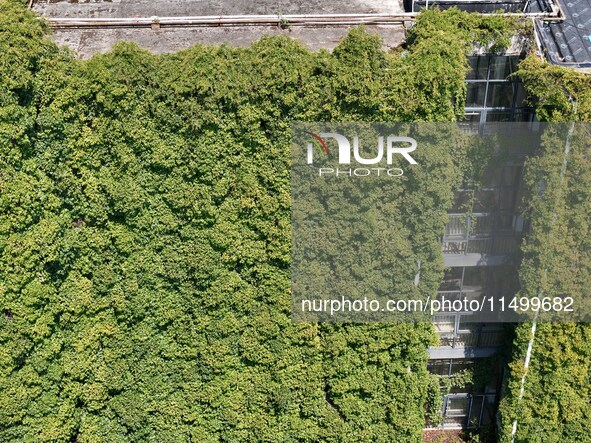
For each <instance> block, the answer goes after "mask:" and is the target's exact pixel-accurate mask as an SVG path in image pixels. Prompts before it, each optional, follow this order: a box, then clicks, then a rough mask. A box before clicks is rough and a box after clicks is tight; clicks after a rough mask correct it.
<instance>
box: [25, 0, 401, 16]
mask: <svg viewBox="0 0 591 443" xmlns="http://www.w3.org/2000/svg"><path fill="white" fill-rule="evenodd" d="M33 10H35V11H36V12H38V13H39V14H41V15H44V16H46V17H52V18H54V17H69V18H114V17H120V18H126V17H152V16H159V17H176V16H209V15H267V14H268V15H271V14H377V13H380V14H398V13H401V12H404V9H403V5H402V1H401V0H331V1H330V2H327V1H325V0H311V1H290V0H111V1H104V0H86V1H80V0H37V1H35V2H34V4H33Z"/></svg>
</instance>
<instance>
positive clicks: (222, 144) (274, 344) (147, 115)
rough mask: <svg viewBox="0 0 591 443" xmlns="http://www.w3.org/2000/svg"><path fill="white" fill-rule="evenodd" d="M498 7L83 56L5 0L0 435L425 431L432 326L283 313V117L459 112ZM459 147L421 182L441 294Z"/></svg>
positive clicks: (92, 438)
mask: <svg viewBox="0 0 591 443" xmlns="http://www.w3.org/2000/svg"><path fill="white" fill-rule="evenodd" d="M499 23H500V21H499V20H498V19H496V18H494V19H484V18H478V17H472V16H469V15H467V14H464V13H460V12H457V11H448V12H445V13H440V12H436V11H429V12H428V13H425V14H423V15H421V17H420V18H419V20H418V21H417V25H416V26H415V27H414V28H412V30H411V31H410V35H409V42H408V46H407V48H405V50H404V51H398V52H395V53H384V52H383V51H382V50H381V49H380V48H381V43H380V41H379V39H378V38H377V37H375V36H373V35H369V34H367V33H366V32H365V31H364V30H363V29H353V30H352V31H351V32H350V34H349V36H348V37H347V38H346V39H344V40H343V41H342V42H341V44H340V45H339V46H338V47H337V48H336V49H335V51H334V52H333V53H328V52H326V51H321V52H318V53H311V52H309V51H307V50H306V49H305V48H303V47H302V46H301V45H299V44H298V43H296V42H294V41H292V40H290V39H287V38H265V39H262V40H261V41H259V42H257V43H255V44H254V45H253V46H252V47H250V48H246V49H237V48H231V47H227V46H222V47H203V46H195V47H192V48H190V49H188V50H185V51H181V52H179V53H176V54H168V55H161V56H156V55H153V54H150V53H149V52H147V51H144V50H142V49H140V48H138V47H137V46H135V45H133V44H129V43H121V44H119V45H118V46H117V47H116V48H115V49H114V50H113V51H112V52H110V53H108V54H104V55H97V56H95V57H94V58H93V59H91V60H89V61H79V60H77V59H76V58H75V56H74V55H73V54H71V53H69V52H67V51H65V50H61V49H58V48H57V47H55V45H53V44H52V43H51V41H50V40H49V39H48V38H47V37H46V36H45V33H46V26H45V25H44V24H43V22H42V21H39V20H38V19H37V18H35V17H34V16H33V15H31V13H29V12H27V11H26V10H25V8H24V6H23V4H22V2H16V1H9V0H0V440H1V441H6V442H70V441H77V442H109V443H112V442H148V441H154V442H156V441H158V442H175V443H176V442H181V441H193V442H200V443H201V442H214V441H232V442H255V441H267V442H272V441H276V442H288V441H289V442H295V441H301V442H318V441H325V442H392V441H396V442H419V441H421V429H422V427H423V425H424V414H425V409H424V405H425V402H426V400H427V396H428V390H429V386H433V383H429V380H430V377H429V374H428V373H427V370H426V359H427V353H426V348H427V347H428V346H429V345H430V344H432V343H434V340H435V334H434V332H433V329H432V327H431V325H430V324H417V325H411V324H340V325H334V324H296V323H293V322H292V321H291V318H290V292H289V288H290V281H289V260H290V258H289V251H290V249H289V248H290V239H289V236H290V212H289V210H290V192H289V191H290V190H289V146H290V137H291V134H290V122H291V121H294V120H303V121H323V120H330V121H359V120H373V121H453V120H454V119H455V118H456V116H458V115H461V114H462V112H463V105H462V104H463V102H464V96H465V85H464V77H465V74H466V70H467V63H466V54H467V53H468V52H469V51H470V50H471V47H472V43H473V42H474V41H480V42H484V41H485V42H486V43H487V44H493V45H494V44H495V41H497V40H498V42H499V44H501V45H502V44H504V42H505V41H506V29H505V27H504V26H500V25H499ZM469 154H470V153H468V152H464V151H462V150H457V151H456V150H452V151H450V152H449V153H448V154H447V155H448V158H447V160H446V162H444V163H445V164H446V165H449V171H447V172H448V173H447V174H445V176H444V177H437V180H429V178H428V177H427V176H425V177H423V178H422V181H421V183H420V184H421V186H424V187H425V195H427V196H429V198H425V199H422V200H421V201H420V202H417V203H416V205H415V206H416V207H417V208H420V209H421V212H420V213H417V220H420V219H421V217H423V219H424V220H425V223H424V224H423V225H420V224H418V225H417V226H418V228H417V229H419V230H422V232H421V235H419V236H417V238H418V239H420V243H417V245H419V246H420V247H419V246H417V245H415V246H417V247H416V252H417V253H421V254H424V255H428V256H431V257H434V260H432V261H431V262H426V263H424V264H423V266H422V267H421V281H423V282H430V283H429V284H431V285H433V291H434V290H435V289H436V285H437V283H438V282H439V281H440V279H441V271H442V261H441V259H440V257H441V245H440V243H439V240H438V237H439V235H440V233H441V232H442V231H443V226H444V223H445V219H446V215H445V213H446V209H447V206H448V205H449V204H450V203H451V198H452V189H453V188H454V187H455V186H457V185H459V183H461V181H462V177H463V175H464V173H465V172H466V171H470V170H471V169H472V166H471V165H472V164H473V162H477V160H475V159H472V158H471V156H470V155H469ZM434 177H436V175H434ZM427 222H428V223H427ZM417 223H418V222H417ZM420 226H424V227H423V228H420Z"/></svg>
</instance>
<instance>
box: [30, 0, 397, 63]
mask: <svg viewBox="0 0 591 443" xmlns="http://www.w3.org/2000/svg"><path fill="white" fill-rule="evenodd" d="M33 10H34V11H35V12H37V13H38V14H39V15H42V16H44V17H47V18H51V19H56V18H70V19H97V18H99V19H108V18H149V17H153V16H158V17H185V16H220V15H224V16H229V15H278V14H281V15H288V14H306V15H308V14H315V15H316V14H399V13H402V12H404V9H403V6H402V0H331V1H321V0H313V1H307V2H304V1H289V0H275V1H272V0H112V1H101V0H95V1H85V2H82V1H78V2H76V1H73V0H37V1H34V3H33ZM348 29H349V26H345V25H331V26H313V25H298V26H287V27H285V28H284V29H281V28H280V27H278V26H269V25H255V26H251V25H239V26H237V25H231V26H175V27H164V26H163V27H161V28H160V29H157V28H154V29H150V28H149V27H107V26H105V27H103V26H101V27H98V26H97V27H91V28H88V27H85V28H68V29H54V30H53V33H52V38H53V39H54V40H55V41H56V42H57V43H58V44H60V45H65V46H67V47H69V48H71V49H72V50H74V51H75V52H77V53H78V55H79V56H80V57H81V58H89V57H91V56H92V55H93V54H94V53H97V52H106V51H108V50H109V49H110V48H111V47H112V46H113V45H114V44H115V43H116V42H117V41H120V40H127V41H133V42H136V43H137V44H138V45H139V46H141V47H143V48H146V49H148V50H150V51H152V52H154V53H166V52H174V51H178V50H180V49H184V48H188V47H190V46H192V45H194V44H196V43H200V44H208V45H220V44H229V45H234V46H248V45H250V44H251V43H252V42H253V41H255V40H258V39H260V38H261V37H262V36H263V35H287V36H289V37H292V38H294V39H296V40H298V41H300V42H301V43H303V44H304V45H305V46H307V47H308V48H309V49H311V50H314V51H317V50H319V49H322V48H324V49H327V50H332V49H333V48H334V47H335V46H336V45H337V44H338V42H339V41H340V40H341V39H342V38H343V37H344V36H345V35H346V34H347V32H348ZM367 30H368V31H369V32H373V33H377V34H379V35H380V36H381V37H382V38H383V39H384V49H389V48H393V47H397V46H399V45H400V44H401V43H402V42H403V41H404V37H405V32H404V27H403V26H402V25H401V24H387V25H383V24H382V25H367Z"/></svg>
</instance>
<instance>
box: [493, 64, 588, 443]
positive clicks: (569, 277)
mask: <svg viewBox="0 0 591 443" xmlns="http://www.w3.org/2000/svg"><path fill="white" fill-rule="evenodd" d="M519 76H520V77H521V78H522V79H523V81H524V84H525V87H526V89H527V90H528V92H529V93H530V94H531V95H532V96H533V97H535V100H534V102H533V104H534V105H535V107H536V114H537V115H538V117H539V118H540V119H541V120H543V121H548V122H589V121H590V120H591V77H589V76H588V75H586V74H582V73H579V72H576V71H574V70H571V69H565V68H561V67H555V66H551V65H549V64H548V63H546V62H543V61H541V60H540V59H539V58H537V57H533V56H532V57H529V58H527V59H525V60H524V61H523V62H522V63H521V64H520V70H519ZM590 136H591V134H590V131H589V128H588V126H587V125H577V124H571V123H565V124H564V125H563V126H562V127H557V130H554V131H550V132H548V133H547V134H546V135H545V137H544V139H543V145H542V149H541V151H540V152H539V153H538V155H537V156H534V157H532V158H530V159H529V161H528V163H527V165H526V181H527V184H528V187H529V190H530V194H531V197H530V198H529V200H528V201H529V205H528V207H527V208H526V211H527V214H528V217H529V218H530V220H531V232H530V234H529V236H528V238H527V240H526V242H525V243H524V245H523V252H524V259H523V263H522V265H521V270H520V280H521V286H522V289H521V295H524V296H528V297H535V296H541V295H542V296H544V297H555V296H558V297H564V296H572V297H573V298H574V300H575V303H576V304H577V306H576V307H577V309H578V310H579V311H584V312H590V311H589V300H590V297H589V296H590V295H591V294H590V293H589V288H590V287H591V248H590V246H591V244H590V242H591V233H590V229H591V206H590V202H591V148H589V139H590ZM567 144H568V146H569V149H566V148H567ZM587 321H588V316H587ZM516 332H517V338H516V341H515V347H514V360H513V362H512V363H511V365H510V369H511V372H510V377H509V382H508V387H507V392H506V397H505V399H504V400H503V402H502V404H501V417H502V427H501V441H504V442H509V441H511V434H512V431H513V422H514V420H517V431H516V433H515V442H528V443H535V442H540V443H542V442H543V443H551V442H576V441H588V440H589V429H590V427H591V326H590V325H589V324H588V323H587V322H583V323H547V322H542V323H538V325H537V330H536V333H535V339H534V341H533V351H532V354H531V362H530V365H529V369H528V371H527V375H526V378H525V390H524V395H523V399H522V400H521V401H520V400H519V392H520V389H521V377H522V376H523V374H524V371H525V367H524V359H525V354H526V349H527V345H528V343H529V341H530V338H531V324H522V325H520V326H519V327H518V328H517V331H516Z"/></svg>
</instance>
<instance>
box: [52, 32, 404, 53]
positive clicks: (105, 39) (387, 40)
mask: <svg viewBox="0 0 591 443" xmlns="http://www.w3.org/2000/svg"><path fill="white" fill-rule="evenodd" d="M366 29H367V31H368V32H371V33H376V34H378V35H380V36H381V37H382V38H383V40H384V49H386V50H388V49H391V48H395V47H397V46H400V45H401V44H402V42H403V41H404V38H405V32H404V26H402V25H388V26H366ZM348 32H349V28H348V27H347V26H340V27H324V28H309V27H301V26H298V27H293V28H290V29H280V28H278V27H275V26H241V27H194V28H162V29H160V30H152V29H150V28H115V29H113V28H104V29H103V28H101V29H67V30H54V31H53V33H52V38H53V40H54V41H56V42H57V43H58V44H59V45H63V46H67V47H69V48H70V49H72V50H74V51H75V52H77V53H78V55H79V57H80V58H82V59H87V58H90V57H91V56H92V55H93V54H95V53H97V52H98V53H103V52H106V51H108V50H109V49H111V48H112V47H113V45H114V44H115V43H116V42H118V41H121V40H127V41H133V42H136V43H137V44H138V45H139V46H140V47H142V48H145V49H148V50H150V51H152V52H154V53H156V54H161V53H167V52H175V51H178V50H181V49H185V48H188V47H190V46H192V45H194V44H196V43H200V44H206V45H221V44H228V45H231V46H239V47H245V46H249V45H250V44H251V43H252V42H253V41H256V40H258V39H260V38H261V37H262V36H263V35H286V36H288V37H291V38H294V39H296V40H298V41H300V42H301V43H303V44H304V45H305V46H306V47H307V48H308V49H310V50H312V51H318V50H319V49H327V50H332V49H334V47H335V46H336V45H337V44H338V43H339V42H340V41H341V40H342V39H343V37H345V36H346V35H347V33H348Z"/></svg>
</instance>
